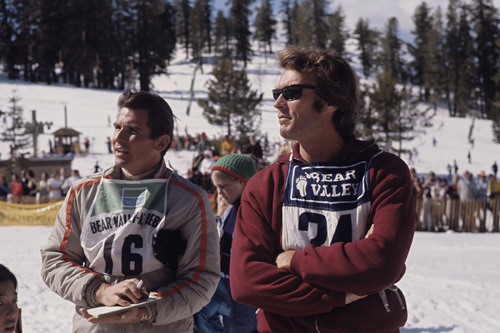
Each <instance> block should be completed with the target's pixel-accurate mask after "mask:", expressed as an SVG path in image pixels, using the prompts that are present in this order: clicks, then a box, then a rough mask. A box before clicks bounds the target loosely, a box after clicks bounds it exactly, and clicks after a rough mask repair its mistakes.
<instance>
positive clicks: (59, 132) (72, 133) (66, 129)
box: [53, 127, 81, 137]
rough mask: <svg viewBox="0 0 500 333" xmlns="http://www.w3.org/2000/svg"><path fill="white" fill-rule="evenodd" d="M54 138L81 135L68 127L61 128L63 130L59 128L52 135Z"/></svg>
mask: <svg viewBox="0 0 500 333" xmlns="http://www.w3.org/2000/svg"><path fill="white" fill-rule="evenodd" d="M53 134H54V136H56V137H60V136H62V137H68V136H69V137H73V136H79V135H80V134H81V133H80V132H78V131H76V130H74V129H72V128H69V127H63V128H60V129H58V130H57V131H55V132H54V133H53Z"/></svg>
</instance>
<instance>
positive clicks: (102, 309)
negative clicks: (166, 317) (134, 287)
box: [87, 295, 161, 318]
mask: <svg viewBox="0 0 500 333" xmlns="http://www.w3.org/2000/svg"><path fill="white" fill-rule="evenodd" d="M160 300H161V297H158V296H153V295H150V296H149V298H144V299H141V300H139V303H134V304H130V305H127V306H121V305H113V306H98V307H95V308H91V309H87V311H88V313H89V314H90V315H91V316H93V317H95V318H101V317H106V316H111V315H114V314H118V313H122V312H125V311H128V310H131V309H135V308H140V307H143V306H146V305H149V304H153V303H156V302H159V301H160Z"/></svg>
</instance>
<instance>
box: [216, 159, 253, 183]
mask: <svg viewBox="0 0 500 333" xmlns="http://www.w3.org/2000/svg"><path fill="white" fill-rule="evenodd" d="M214 170H219V171H222V172H225V173H227V174H229V175H231V176H233V177H235V178H238V179H239V180H241V181H242V182H244V183H245V184H246V183H247V182H248V180H249V179H250V178H252V176H253V175H255V174H256V173H257V168H256V167H255V162H254V161H253V159H252V158H251V157H250V156H248V155H243V154H229V155H225V156H222V157H221V158H219V159H218V160H217V162H215V163H214V165H213V166H212V171H214Z"/></svg>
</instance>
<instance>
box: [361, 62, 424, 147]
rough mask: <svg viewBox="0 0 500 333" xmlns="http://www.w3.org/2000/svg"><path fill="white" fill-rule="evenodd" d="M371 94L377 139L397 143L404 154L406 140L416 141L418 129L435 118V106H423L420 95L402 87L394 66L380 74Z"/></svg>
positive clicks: (374, 132) (404, 86)
mask: <svg viewBox="0 0 500 333" xmlns="http://www.w3.org/2000/svg"><path fill="white" fill-rule="evenodd" d="M369 96H370V107H372V108H373V110H374V111H375V112H376V118H375V119H376V124H375V125H374V126H373V128H374V131H373V134H374V136H375V139H377V140H379V141H381V142H384V143H386V144H387V143H388V142H390V141H395V142H397V143H398V147H397V148H394V147H393V149H394V150H395V151H396V152H397V153H398V155H401V153H402V152H403V142H404V141H410V140H412V139H413V138H414V136H415V134H416V132H417V131H418V128H421V127H422V125H424V126H426V125H427V124H428V122H429V119H430V118H432V116H433V114H431V108H430V107H427V108H424V109H422V107H421V106H420V99H419V97H418V95H414V94H413V93H412V91H411V88H409V87H407V86H406V85H403V86H402V87H398V84H397V80H396V78H395V77H394V75H393V74H392V73H391V70H390V68H385V69H384V70H383V71H382V72H381V73H379V74H378V75H377V79H376V82H375V83H374V84H373V85H372V87H371V90H370V92H369Z"/></svg>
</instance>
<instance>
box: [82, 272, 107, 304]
mask: <svg viewBox="0 0 500 333" xmlns="http://www.w3.org/2000/svg"><path fill="white" fill-rule="evenodd" d="M102 283H103V281H102V280H100V279H93V280H92V281H90V283H89V284H88V285H87V289H85V300H86V301H87V304H88V305H89V307H90V308H95V307H96V306H99V304H98V303H97V302H96V300H95V294H96V292H97V289H99V287H100V286H101V284H102Z"/></svg>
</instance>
